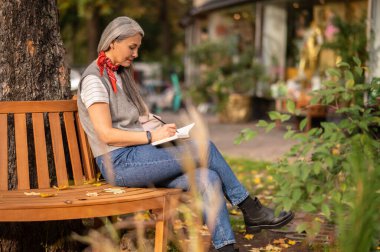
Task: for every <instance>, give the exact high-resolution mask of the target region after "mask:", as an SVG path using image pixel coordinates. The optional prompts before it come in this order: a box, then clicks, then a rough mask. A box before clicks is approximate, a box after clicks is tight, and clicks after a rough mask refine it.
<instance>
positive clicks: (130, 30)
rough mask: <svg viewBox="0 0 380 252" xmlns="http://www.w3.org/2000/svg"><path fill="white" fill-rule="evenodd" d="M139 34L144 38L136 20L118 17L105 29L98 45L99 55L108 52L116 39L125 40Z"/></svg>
mask: <svg viewBox="0 0 380 252" xmlns="http://www.w3.org/2000/svg"><path fill="white" fill-rule="evenodd" d="M138 33H139V34H141V36H144V31H143V29H142V28H141V26H140V25H139V24H138V23H137V22H136V21H135V20H133V19H132V18H129V17H117V18H115V19H114V20H112V21H111V23H109V24H108V25H107V27H106V28H105V29H104V31H103V33H102V36H101V38H100V41H99V44H98V53H99V52H100V51H107V50H108V49H109V47H110V44H111V43H112V42H113V41H114V40H115V39H117V40H123V39H125V38H128V37H132V36H134V35H136V34H138Z"/></svg>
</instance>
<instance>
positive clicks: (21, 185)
mask: <svg viewBox="0 0 380 252" xmlns="http://www.w3.org/2000/svg"><path fill="white" fill-rule="evenodd" d="M14 118H15V142H16V158H17V159H16V160H17V161H16V166H17V188H18V189H29V188H30V183H29V159H28V138H27V132H26V115H25V114H15V115H14Z"/></svg>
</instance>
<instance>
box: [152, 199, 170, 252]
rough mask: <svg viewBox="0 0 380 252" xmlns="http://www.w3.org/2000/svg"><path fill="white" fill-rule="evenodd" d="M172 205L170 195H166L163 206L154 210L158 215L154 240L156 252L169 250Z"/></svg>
mask: <svg viewBox="0 0 380 252" xmlns="http://www.w3.org/2000/svg"><path fill="white" fill-rule="evenodd" d="M170 205H171V204H170V199H169V197H165V199H164V206H163V208H162V209H156V210H154V214H155V215H156V235H155V240H154V252H165V251H167V243H168V224H169V223H168V222H169V208H170Z"/></svg>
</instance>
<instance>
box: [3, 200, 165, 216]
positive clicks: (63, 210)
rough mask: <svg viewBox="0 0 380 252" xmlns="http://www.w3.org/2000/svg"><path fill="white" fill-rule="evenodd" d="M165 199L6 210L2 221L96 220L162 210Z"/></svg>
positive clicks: (111, 201) (112, 201)
mask: <svg viewBox="0 0 380 252" xmlns="http://www.w3.org/2000/svg"><path fill="white" fill-rule="evenodd" d="M164 197H165V196H160V197H156V198H149V199H141V198H136V199H134V200H131V199H130V200H128V201H123V200H120V201H118V202H117V201H114V200H110V201H108V202H104V203H103V204H93V203H92V204H88V205H81V206H74V207H66V206H64V207H60V206H57V207H54V208H47V207H45V208H39V209H31V208H24V209H17V210H15V209H6V210H0V214H1V215H2V221H12V222H20V221H47V220H68V219H78V218H94V217H106V216H114V215H121V214H127V213H133V212H137V211H143V210H149V209H162V208H163V206H164Z"/></svg>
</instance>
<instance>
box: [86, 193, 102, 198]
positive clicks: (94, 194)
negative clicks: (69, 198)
mask: <svg viewBox="0 0 380 252" xmlns="http://www.w3.org/2000/svg"><path fill="white" fill-rule="evenodd" d="M86 196H88V197H96V196H99V194H98V193H97V192H89V193H86Z"/></svg>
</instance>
